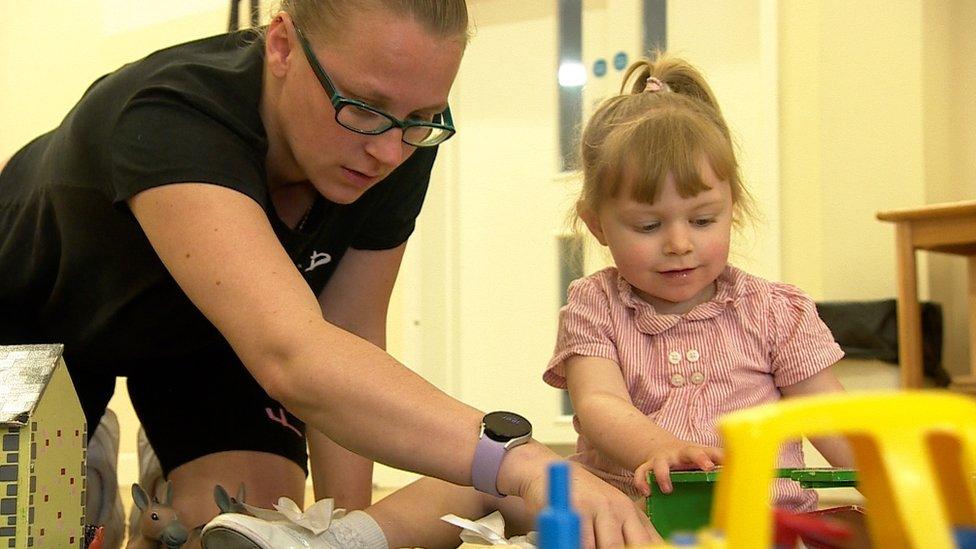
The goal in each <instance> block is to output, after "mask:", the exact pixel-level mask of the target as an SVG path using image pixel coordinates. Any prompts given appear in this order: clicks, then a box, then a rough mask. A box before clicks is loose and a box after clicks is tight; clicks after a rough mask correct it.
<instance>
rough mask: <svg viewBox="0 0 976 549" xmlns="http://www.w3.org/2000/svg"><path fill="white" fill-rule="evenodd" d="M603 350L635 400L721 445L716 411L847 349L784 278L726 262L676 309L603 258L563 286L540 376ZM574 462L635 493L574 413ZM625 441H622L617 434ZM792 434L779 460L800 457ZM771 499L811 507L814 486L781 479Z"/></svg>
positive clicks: (691, 436) (675, 426)
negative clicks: (710, 282) (712, 283)
mask: <svg viewBox="0 0 976 549" xmlns="http://www.w3.org/2000/svg"><path fill="white" fill-rule="evenodd" d="M576 355H581V356H591V357H602V358H606V359H608V360H612V361H614V362H616V363H617V364H618V365H620V370H621V373H622V374H623V377H624V381H625V382H626V384H627V388H628V391H629V392H630V398H631V400H632V401H633V403H634V406H636V407H637V408H638V409H640V410H641V411H642V412H643V413H644V414H646V415H647V416H648V417H649V418H651V419H652V420H654V421H655V422H656V423H657V424H658V425H660V426H661V427H663V428H664V429H667V430H668V431H670V432H671V433H673V434H674V435H675V436H676V437H678V438H680V439H682V440H688V441H693V442H695V443H698V444H705V445H709V446H721V443H722V441H721V439H720V438H719V434H718V431H717V430H716V426H715V423H716V420H717V419H718V418H719V417H720V416H722V415H723V414H725V413H727V412H731V411H733V410H739V409H742V408H747V407H749V406H756V405H758V404H763V403H766V402H773V401H776V400H779V398H780V391H779V387H784V386H788V385H792V384H794V383H797V382H799V381H802V380H804V379H806V378H808V377H810V376H812V375H813V374H815V373H817V372H819V371H821V370H823V369H825V368H828V367H829V366H830V365H832V364H833V363H835V362H837V361H838V360H840V358H841V357H843V355H844V353H843V352H842V351H841V350H840V347H839V346H838V345H837V343H836V342H835V341H834V338H833V336H832V335H831V333H830V331H829V330H828V329H827V326H826V325H824V323H823V321H821V320H820V317H819V316H818V315H817V310H816V307H815V306H814V303H813V301H812V300H811V299H810V298H809V297H808V296H807V295H806V294H804V293H803V292H801V291H800V290H799V289H797V288H796V287H794V286H790V285H788V284H781V283H776V282H770V281H767V280H764V279H762V278H759V277H756V276H753V275H750V274H748V273H746V272H744V271H741V270H739V269H737V268H735V267H732V266H729V267H727V268H726V269H725V271H724V272H723V273H722V275H721V276H719V278H718V280H717V287H716V294H715V297H714V298H712V300H711V301H708V302H706V303H702V304H700V305H698V306H696V307H695V308H694V309H692V310H691V311H689V312H687V313H685V314H683V315H660V314H657V313H656V312H655V311H654V307H653V306H651V305H650V304H648V303H647V302H645V301H643V300H641V299H640V298H639V297H638V296H637V295H636V294H635V293H634V290H633V288H632V287H631V286H630V284H628V283H627V282H626V281H625V280H624V279H623V278H622V277H621V276H620V275H619V273H618V272H617V269H616V268H614V267H610V268H607V269H604V270H602V271H599V272H597V273H595V274H593V275H590V276H588V277H586V278H582V279H579V280H576V281H575V282H573V283H572V285H571V286H570V287H569V299H568V304H567V305H566V306H565V307H563V309H562V310H561V311H560V319H559V335H558V338H557V341H556V349H555V352H554V354H553V357H552V360H551V361H550V362H549V366H548V367H547V369H546V371H545V374H543V379H544V380H545V381H546V383H548V384H550V385H552V386H554V387H558V388H562V389H564V388H566V370H565V362H566V360H567V359H569V358H570V357H572V356H576ZM573 424H574V425H575V427H576V432H577V433H578V434H579V438H578V439H577V447H576V450H577V453H576V454H575V455H574V456H573V458H572V459H574V460H576V461H579V462H581V463H582V464H584V465H585V466H587V467H588V468H589V469H590V470H592V471H593V472H594V473H596V474H597V475H598V476H600V477H601V478H603V479H604V480H606V481H608V482H610V483H611V484H613V485H615V486H617V487H618V488H620V489H621V490H623V491H624V492H626V493H627V494H629V495H631V496H632V497H634V498H637V497H639V496H638V494H637V492H636V490H635V489H634V488H633V486H632V484H631V483H632V479H633V471H630V470H626V469H624V468H622V467H620V466H619V465H617V464H616V463H615V462H613V461H612V460H610V458H608V457H606V456H604V455H602V453H601V452H600V451H599V450H597V449H596V448H594V447H593V445H592V444H590V442H589V441H588V440H587V439H586V437H585V436H584V435H583V434H582V433H581V431H580V423H579V418H576V417H574V418H573ZM622 443H625V442H624V441H622ZM803 465H804V463H803V450H802V447H801V445H800V442H799V441H795V442H791V443H789V444H786V445H784V448H783V451H782V453H781V455H780V466H781V467H803ZM773 500H774V503H775V504H776V505H777V506H780V507H785V508H788V509H792V510H811V509H813V508H815V506H816V501H817V498H816V493H815V492H813V491H811V490H803V489H801V488H800V486H799V484H797V483H795V482H792V481H786V480H778V481H777V484H776V486H775V488H774V494H773Z"/></svg>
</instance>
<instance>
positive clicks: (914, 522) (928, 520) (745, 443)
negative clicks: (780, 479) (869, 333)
mask: <svg viewBox="0 0 976 549" xmlns="http://www.w3.org/2000/svg"><path fill="white" fill-rule="evenodd" d="M719 429H720V431H721V433H722V436H723V438H724V441H725V449H726V454H725V455H726V460H725V464H724V466H725V468H724V471H723V473H722V476H721V478H720V479H719V481H718V485H717V486H716V493H715V505H714V507H713V509H712V529H710V530H709V531H708V532H704V533H703V534H702V535H700V536H699V537H698V540H697V542H698V544H697V546H698V547H700V548H705V549H707V548H714V549H718V548H731V549H745V548H753V547H754V548H761V549H768V548H769V547H771V545H772V541H773V539H772V537H773V521H772V517H771V513H770V508H769V502H768V498H769V491H768V490H769V486H770V483H771V482H772V481H773V470H774V469H775V467H776V458H777V456H778V453H779V447H780V444H782V443H783V442H785V441H787V440H790V439H795V438H798V437H800V436H814V437H816V436H823V435H837V434H843V435H846V436H847V438H848V440H850V443H851V446H852V448H853V450H854V455H855V458H856V460H857V466H858V471H859V475H860V476H859V479H860V480H859V489H860V491H861V492H862V493H863V494H864V496H865V497H866V498H867V504H868V512H867V523H868V529H869V531H870V534H871V540H872V543H873V544H874V546H875V547H885V548H886V549H899V548H923V547H924V548H926V549H943V548H944V549H950V548H953V547H955V542H954V541H953V528H955V527H960V526H963V527H974V526H976V490H974V485H973V477H972V475H973V472H974V471H976V400H973V399H972V398H971V397H966V396H961V395H956V394H951V393H948V392H944V391H903V392H894V393H883V392H871V393H847V394H838V395H829V396H815V397H806V398H794V399H790V400H784V401H780V402H777V403H774V404H769V405H765V406H759V407H756V408H750V409H748V410H741V411H738V412H734V413H732V414H729V415H728V416H726V417H724V418H723V419H722V420H720V422H719ZM658 547H660V546H658ZM682 547H689V545H682Z"/></svg>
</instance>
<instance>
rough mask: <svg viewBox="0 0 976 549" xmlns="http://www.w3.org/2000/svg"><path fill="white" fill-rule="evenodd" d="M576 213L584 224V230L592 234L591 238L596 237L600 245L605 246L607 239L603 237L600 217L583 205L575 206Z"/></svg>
mask: <svg viewBox="0 0 976 549" xmlns="http://www.w3.org/2000/svg"><path fill="white" fill-rule="evenodd" d="M576 213H577V214H579V216H580V219H582V220H583V223H586V228H587V229H589V230H590V232H591V233H593V236H595V237H596V239H597V240H598V241H599V242H600V244H602V245H604V246H606V245H607V239H606V237H605V236H604V235H603V225H601V224H600V216H598V215H597V214H596V212H594V211H593V210H591V209H589V208H587V207H586V206H583V205H578V206H576Z"/></svg>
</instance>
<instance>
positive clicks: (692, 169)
mask: <svg viewBox="0 0 976 549" xmlns="http://www.w3.org/2000/svg"><path fill="white" fill-rule="evenodd" d="M702 122H703V121H701V120H700V119H697V117H690V116H687V115H683V114H682V113H676V112H674V111H671V112H663V113H662V112H657V113H654V115H652V116H651V117H648V118H647V119H644V120H641V121H639V122H637V123H634V124H632V125H630V124H629V125H624V126H620V127H618V128H617V129H616V131H613V132H611V134H610V135H609V136H607V140H606V142H605V147H604V151H603V152H604V162H603V167H604V174H602V175H603V177H605V179H603V181H605V182H607V183H609V185H608V186H607V191H608V195H609V196H619V195H620V193H621V192H626V193H629V195H630V198H632V199H633V200H636V201H638V202H643V203H646V204H653V203H654V202H655V201H656V200H657V198H658V197H659V196H660V193H661V188H662V187H663V186H664V183H665V180H666V179H667V177H668V175H671V176H672V177H674V181H675V185H676V187H677V190H678V194H679V195H680V196H682V197H684V198H689V197H692V196H696V195H698V194H699V193H701V192H702V191H706V190H708V189H710V187H709V186H708V185H707V184H705V182H704V180H703V177H702V168H703V167H704V165H703V162H704V161H707V162H708V164H709V165H710V166H711V168H712V171H713V172H714V173H715V176H716V177H718V179H719V180H720V181H729V180H730V178H731V177H732V176H733V174H734V173H736V170H735V157H734V156H733V153H732V150H731V146H730V144H729V142H728V140H727V139H726V138H725V136H724V135H722V133H721V132H720V131H718V130H716V129H715V128H714V127H713V126H711V125H710V124H704V123H702ZM612 159H618V161H617V162H613V161H612Z"/></svg>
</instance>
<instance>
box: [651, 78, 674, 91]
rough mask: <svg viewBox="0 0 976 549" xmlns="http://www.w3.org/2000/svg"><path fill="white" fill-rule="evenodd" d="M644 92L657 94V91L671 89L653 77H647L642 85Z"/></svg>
mask: <svg viewBox="0 0 976 549" xmlns="http://www.w3.org/2000/svg"><path fill="white" fill-rule="evenodd" d="M644 91H646V92H659V91H671V87H670V86H668V85H667V84H665V83H664V82H661V81H660V80H658V79H657V78H656V77H654V76H649V77H648V78H647V82H646V83H645V84H644Z"/></svg>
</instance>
